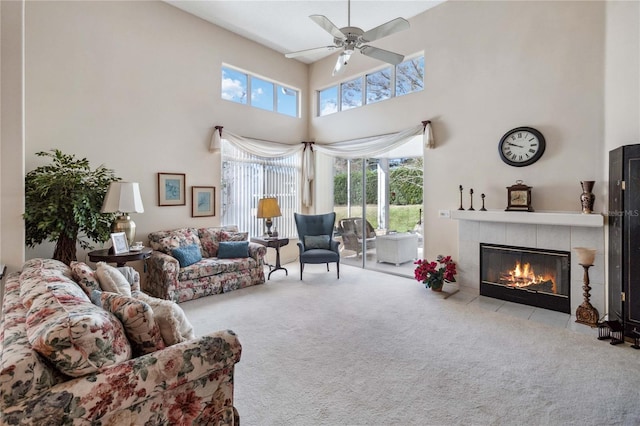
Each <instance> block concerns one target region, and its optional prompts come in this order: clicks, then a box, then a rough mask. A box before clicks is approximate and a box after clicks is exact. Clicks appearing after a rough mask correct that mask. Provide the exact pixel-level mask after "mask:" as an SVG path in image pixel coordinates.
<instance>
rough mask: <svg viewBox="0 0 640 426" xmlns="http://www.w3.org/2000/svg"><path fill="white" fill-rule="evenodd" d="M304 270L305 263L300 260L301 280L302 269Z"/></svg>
mask: <svg viewBox="0 0 640 426" xmlns="http://www.w3.org/2000/svg"><path fill="white" fill-rule="evenodd" d="M303 270H304V263H302V262H300V281H302V271H303Z"/></svg>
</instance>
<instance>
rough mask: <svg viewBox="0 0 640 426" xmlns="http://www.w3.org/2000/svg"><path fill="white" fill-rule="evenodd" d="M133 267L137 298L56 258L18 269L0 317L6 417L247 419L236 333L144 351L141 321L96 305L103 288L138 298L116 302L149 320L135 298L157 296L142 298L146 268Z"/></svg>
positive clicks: (130, 421)
mask: <svg viewBox="0 0 640 426" xmlns="http://www.w3.org/2000/svg"><path fill="white" fill-rule="evenodd" d="M83 265H84V264H83ZM72 266H73V264H72ZM85 266H86V265H85ZM114 269H115V268H114ZM128 269H130V271H133V272H130V274H131V277H133V278H132V279H130V280H129V283H130V284H131V288H130V291H131V294H132V296H122V295H121V294H116V293H111V292H107V291H104V292H99V291H98V292H96V291H93V292H92V298H91V299H90V298H89V296H88V295H87V294H86V293H87V290H86V287H85V286H84V283H83V282H82V277H81V278H78V276H76V275H75V271H76V270H75V269H73V274H72V270H71V268H69V267H68V266H66V265H64V264H63V263H61V262H58V261H55V260H52V259H31V260H29V261H27V262H26V263H25V264H24V265H23V268H22V271H21V272H14V273H11V274H9V276H8V277H7V279H6V284H5V295H4V300H3V305H2V309H3V317H2V321H1V322H0V422H1V423H2V424H24V425H63V424H64V425H68V424H83V425H84V424H87V425H88V424H93V425H134V424H135V425H144V424H147V425H161V424H162V425H165V424H181V425H185V424H207V425H236V424H238V423H239V419H238V417H237V412H236V411H235V409H234V407H233V373H234V365H235V363H237V362H238V361H239V360H240V354H241V346H240V342H239V341H238V339H237V337H236V335H235V334H234V333H233V332H231V331H219V332H215V333H212V334H209V335H206V336H203V337H200V338H194V339H192V340H185V341H182V342H181V343H176V344H173V345H171V346H168V345H165V344H164V342H163V341H162V340H163V338H164V334H163V335H162V336H161V337H160V341H158V342H157V343H158V347H160V348H164V349H157V348H149V347H146V348H145V349H146V351H145V354H138V355H137V356H136V347H135V345H133V344H130V342H129V340H131V339H132V338H131V336H130V335H129V334H128V333H129V330H130V329H129V328H128V326H130V325H132V324H127V323H125V321H124V320H122V319H121V318H120V317H117V315H114V314H113V313H111V312H110V311H109V308H105V309H103V308H101V307H99V306H96V305H94V304H93V303H92V300H93V295H95V294H98V295H100V296H104V295H107V298H106V299H104V298H103V299H102V300H103V301H106V300H109V299H110V298H112V297H113V298H118V297H120V299H125V300H127V298H128V300H132V299H134V300H133V301H132V302H130V303H116V304H115V306H113V305H110V308H115V309H116V310H117V309H119V308H124V309H125V311H126V312H127V313H128V314H131V318H139V317H136V314H139V313H140V312H139V311H137V312H132V311H131V309H132V306H134V305H135V303H137V302H136V300H144V299H143V298H144V297H146V298H147V299H146V300H150V298H149V297H148V296H145V295H141V298H140V299H136V295H139V294H140V292H139V275H138V274H137V272H135V270H133V268H128ZM74 276H75V277H76V279H77V281H74V279H73V277H74ZM125 282H126V281H125ZM103 290H104V288H103ZM155 301H157V302H159V303H171V302H167V301H165V300H162V301H160V300H157V299H156V300H155ZM154 306H157V305H154ZM172 306H173V305H172ZM175 307H176V308H177V305H176V306H175ZM158 311H159V309H158ZM120 312H122V311H120ZM156 314H157V313H156ZM156 314H154V313H153V312H151V315H156ZM149 322H152V321H149ZM133 325H135V326H140V324H133ZM152 329H153V330H154V331H155V330H156V329H155V325H154V326H153V327H152ZM155 337H156V338H158V336H157V335H156V336H155ZM131 342H133V340H131ZM132 348H133V349H132Z"/></svg>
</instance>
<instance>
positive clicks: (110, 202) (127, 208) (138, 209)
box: [100, 182, 144, 213]
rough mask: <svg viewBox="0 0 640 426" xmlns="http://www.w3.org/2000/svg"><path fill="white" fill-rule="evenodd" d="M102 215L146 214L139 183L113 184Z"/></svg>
mask: <svg viewBox="0 0 640 426" xmlns="http://www.w3.org/2000/svg"><path fill="white" fill-rule="evenodd" d="M100 212H101V213H117V212H120V213H144V207H143V206H142V197H140V186H139V185H138V183H137V182H111V185H109V190H108V191H107V196H106V197H104V202H103V203H102V209H101V210H100Z"/></svg>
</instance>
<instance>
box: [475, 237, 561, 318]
mask: <svg viewBox="0 0 640 426" xmlns="http://www.w3.org/2000/svg"><path fill="white" fill-rule="evenodd" d="M570 268H571V259H570V253H569V252H566V251H557V250H545V249H537V248H528V247H513V246H503V245H495V244H485V243H481V244H480V294H481V295H483V296H489V297H494V298H497V299H501V300H507V301H510V302H516V303H523V304H526V305H530V306H537V307H541V308H546V309H551V310H554V311H559V312H564V313H569V312H570V309H571V305H570V300H569V296H570V294H571V292H570V285H571V279H570V277H571V271H570Z"/></svg>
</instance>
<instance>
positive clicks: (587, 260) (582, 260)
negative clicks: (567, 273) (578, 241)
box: [573, 247, 596, 266]
mask: <svg viewBox="0 0 640 426" xmlns="http://www.w3.org/2000/svg"><path fill="white" fill-rule="evenodd" d="M573 250H575V252H576V254H577V255H578V263H579V264H580V265H585V266H591V265H593V261H594V260H596V250H595V249H592V248H586V247H574V248H573Z"/></svg>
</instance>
